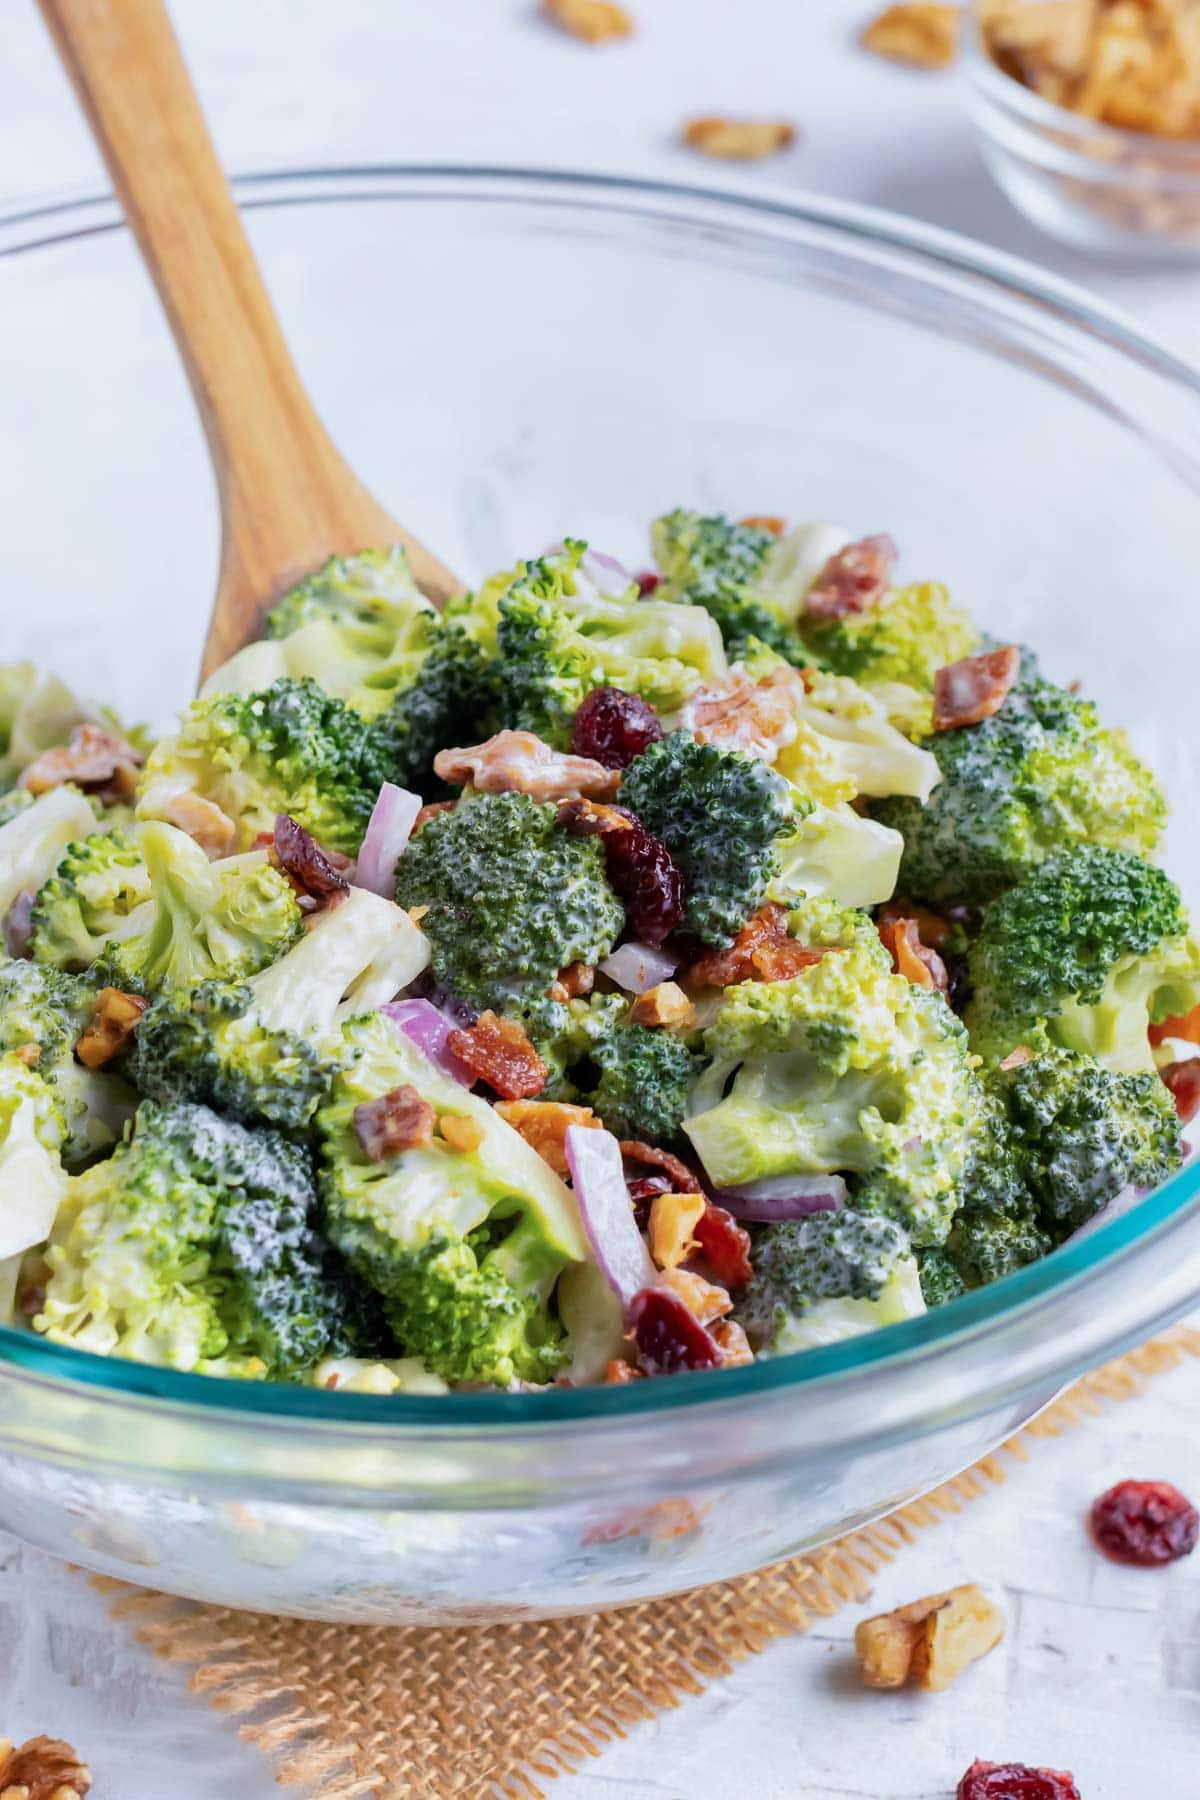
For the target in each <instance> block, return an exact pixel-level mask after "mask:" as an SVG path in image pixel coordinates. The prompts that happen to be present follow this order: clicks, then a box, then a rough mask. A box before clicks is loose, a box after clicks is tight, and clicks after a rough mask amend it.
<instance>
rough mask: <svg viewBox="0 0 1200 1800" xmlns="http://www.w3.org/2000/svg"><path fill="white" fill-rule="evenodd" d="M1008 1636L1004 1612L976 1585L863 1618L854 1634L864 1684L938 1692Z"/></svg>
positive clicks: (927, 1596)
mask: <svg viewBox="0 0 1200 1800" xmlns="http://www.w3.org/2000/svg"><path fill="white" fill-rule="evenodd" d="M1003 1636H1004V1614H1003V1613H1002V1612H1001V1611H1000V1608H999V1607H998V1606H996V1605H995V1603H994V1602H993V1601H991V1600H989V1599H988V1597H987V1595H986V1594H985V1593H983V1592H982V1590H981V1589H980V1588H978V1587H975V1586H974V1585H968V1586H964V1587H956V1588H951V1589H950V1590H949V1591H948V1592H947V1593H944V1594H928V1595H926V1596H925V1598H924V1599H922V1600H913V1601H910V1603H909V1604H908V1605H907V1606H898V1607H897V1608H896V1609H895V1611H894V1612H890V1613H880V1614H878V1615H877V1617H875V1618H873V1619H863V1620H862V1621H861V1623H860V1624H859V1625H858V1626H857V1628H856V1630H855V1633H854V1651H855V1655H856V1656H857V1657H858V1663H859V1677H860V1679H861V1681H862V1683H863V1686H864V1687H874V1688H898V1687H904V1685H905V1684H906V1683H907V1682H909V1681H915V1682H917V1684H918V1685H919V1686H920V1687H923V1688H927V1689H929V1690H930V1691H931V1692H934V1693H939V1692H941V1690H942V1689H943V1688H948V1687H949V1686H950V1684H951V1682H952V1681H955V1680H957V1678H958V1676H959V1675H961V1674H962V1672H963V1670H964V1669H965V1668H967V1667H968V1666H969V1664H971V1663H973V1662H978V1661H979V1659H980V1657H981V1656H986V1655H987V1653H988V1651H989V1650H994V1649H995V1647H996V1645H997V1644H998V1643H999V1642H1000V1640H1001V1638H1002V1637H1003Z"/></svg>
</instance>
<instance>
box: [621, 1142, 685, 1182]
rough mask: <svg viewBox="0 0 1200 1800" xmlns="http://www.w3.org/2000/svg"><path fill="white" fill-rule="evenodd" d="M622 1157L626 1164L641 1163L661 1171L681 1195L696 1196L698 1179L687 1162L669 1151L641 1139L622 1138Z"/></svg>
mask: <svg viewBox="0 0 1200 1800" xmlns="http://www.w3.org/2000/svg"><path fill="white" fill-rule="evenodd" d="M620 1142H621V1155H622V1156H623V1157H624V1158H625V1160H626V1162H634V1163H641V1164H643V1165H644V1166H645V1167H647V1168H651V1169H661V1170H662V1172H663V1174H664V1175H665V1176H666V1177H667V1178H668V1180H669V1181H670V1183H671V1185H672V1186H673V1187H674V1188H675V1189H676V1191H677V1192H678V1193H681V1194H694V1193H695V1191H696V1177H695V1175H694V1174H693V1173H692V1171H691V1169H689V1168H688V1166H687V1164H686V1163H685V1162H680V1160H679V1158H678V1157H677V1156H672V1155H671V1152H670V1151H669V1150H659V1149H657V1148H656V1146H655V1145H653V1144H643V1143H642V1141H641V1140H640V1138H622V1139H621V1140H620Z"/></svg>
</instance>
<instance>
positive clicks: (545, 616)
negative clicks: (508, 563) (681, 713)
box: [498, 540, 726, 748]
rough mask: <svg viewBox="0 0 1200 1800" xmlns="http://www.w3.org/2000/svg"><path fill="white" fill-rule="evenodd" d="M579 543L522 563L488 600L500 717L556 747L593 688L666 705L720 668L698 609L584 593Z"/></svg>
mask: <svg viewBox="0 0 1200 1800" xmlns="http://www.w3.org/2000/svg"><path fill="white" fill-rule="evenodd" d="M586 548H587V546H586V545H585V544H583V543H581V542H579V541H577V540H569V541H568V542H567V544H566V546H565V548H564V549H563V550H561V551H558V552H556V553H555V554H553V555H550V556H544V557H540V558H538V559H537V560H536V561H535V562H531V563H523V564H522V565H521V567H520V569H519V570H518V572H517V575H516V578H515V580H514V581H513V582H512V584H511V586H510V587H509V588H508V590H507V591H506V592H505V593H504V594H503V595H502V596H501V598H500V600H499V602H498V608H499V615H500V625H499V636H498V642H499V648H500V658H501V660H500V684H501V694H502V711H503V715H504V721H505V723H506V724H507V725H510V726H515V727H518V728H520V729H523V730H526V731H533V732H535V733H536V734H537V736H538V737H540V738H542V739H543V740H544V741H545V742H546V743H549V744H553V745H555V746H556V747H558V748H565V746H566V744H567V743H568V741H569V739H570V735H571V725H572V722H573V720H574V718H575V714H576V713H577V712H578V710H579V708H580V706H581V704H582V703H583V701H584V699H585V698H586V696H587V695H588V694H590V693H591V691H592V689H593V688H597V687H615V688H621V689H623V690H624V691H625V692H626V693H631V694H640V695H641V697H642V698H643V699H644V700H647V701H649V702H650V704H651V705H652V706H655V707H657V708H658V709H659V710H660V711H663V712H671V711H674V710H675V709H676V708H678V707H680V706H682V705H683V703H684V702H685V701H686V700H687V698H688V696H689V695H690V694H692V693H693V692H694V691H695V689H696V688H698V687H699V686H700V684H701V683H702V682H704V681H711V680H716V679H718V678H719V677H721V676H722V675H724V674H725V670H726V663H725V656H724V652H723V651H722V648H721V640H720V636H719V634H718V633H717V631H716V630H715V628H714V627H713V626H712V624H711V621H710V620H708V619H707V618H706V617H705V616H704V614H703V613H698V612H695V611H693V610H692V609H690V608H687V607H680V606H675V605H672V604H671V603H670V602H668V601H666V600H662V599H659V598H658V597H657V596H655V597H654V598H653V599H649V600H639V599H638V597H637V590H636V588H631V589H630V590H629V591H628V592H627V593H625V594H623V595H621V596H620V597H619V598H610V597H608V596H606V595H604V594H600V593H597V592H594V591H591V590H590V589H589V588H588V586H587V585H586V584H584V582H583V581H582V580H581V578H580V577H579V575H578V573H577V571H578V567H579V561H580V558H581V557H582V555H583V553H584V551H585V549H586Z"/></svg>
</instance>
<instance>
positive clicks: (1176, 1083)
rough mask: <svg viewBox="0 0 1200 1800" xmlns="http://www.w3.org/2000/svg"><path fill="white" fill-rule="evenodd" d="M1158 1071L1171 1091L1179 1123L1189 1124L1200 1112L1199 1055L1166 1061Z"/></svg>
mask: <svg viewBox="0 0 1200 1800" xmlns="http://www.w3.org/2000/svg"><path fill="white" fill-rule="evenodd" d="M1158 1072H1159V1074H1160V1075H1161V1076H1162V1078H1163V1080H1164V1081H1165V1082H1166V1084H1167V1087H1168V1088H1169V1089H1170V1091H1171V1098H1172V1100H1174V1102H1175V1111H1176V1112H1177V1113H1178V1114H1179V1123H1180V1124H1181V1125H1188V1124H1190V1123H1191V1121H1192V1120H1193V1119H1194V1118H1195V1116H1196V1114H1197V1113H1198V1112H1200V1057H1195V1056H1189V1057H1188V1058H1187V1059H1186V1061H1184V1062H1173V1063H1168V1064H1167V1067H1166V1068H1165V1069H1160V1070H1159V1071H1158Z"/></svg>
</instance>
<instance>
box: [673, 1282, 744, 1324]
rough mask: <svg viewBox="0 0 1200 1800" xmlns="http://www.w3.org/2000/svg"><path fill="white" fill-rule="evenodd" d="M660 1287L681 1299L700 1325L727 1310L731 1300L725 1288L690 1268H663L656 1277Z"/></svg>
mask: <svg viewBox="0 0 1200 1800" xmlns="http://www.w3.org/2000/svg"><path fill="white" fill-rule="evenodd" d="M658 1285H659V1287H660V1288H666V1289H668V1291H669V1292H670V1293H672V1294H674V1295H675V1297H676V1299H677V1300H682V1301H683V1304H684V1305H685V1306H686V1307H687V1309H688V1311H689V1312H690V1313H691V1315H692V1317H693V1318H694V1319H699V1321H700V1323H701V1325H711V1324H712V1322H713V1320H714V1319H719V1318H722V1317H723V1316H724V1314H725V1313H727V1312H729V1311H730V1309H731V1308H732V1306H733V1301H732V1299H731V1298H730V1296H729V1293H728V1291H727V1289H725V1288H723V1287H719V1286H718V1285H717V1283H716V1282H715V1281H706V1280H705V1278H704V1276H703V1275H697V1274H696V1273H695V1272H694V1270H692V1269H664V1270H663V1272H662V1274H661V1275H660V1276H659V1278H658Z"/></svg>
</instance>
